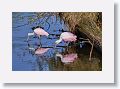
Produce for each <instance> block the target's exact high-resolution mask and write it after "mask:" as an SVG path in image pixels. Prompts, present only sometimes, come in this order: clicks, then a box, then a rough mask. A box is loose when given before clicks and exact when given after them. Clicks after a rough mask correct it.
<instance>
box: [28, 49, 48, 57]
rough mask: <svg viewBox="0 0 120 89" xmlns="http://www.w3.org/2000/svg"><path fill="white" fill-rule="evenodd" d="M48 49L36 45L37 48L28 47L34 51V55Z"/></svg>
mask: <svg viewBox="0 0 120 89" xmlns="http://www.w3.org/2000/svg"><path fill="white" fill-rule="evenodd" d="M49 49H50V48H40V47H38V48H37V49H35V48H31V47H29V50H32V51H34V53H35V54H36V55H42V54H44V53H45V52H47V51H48V50H49Z"/></svg>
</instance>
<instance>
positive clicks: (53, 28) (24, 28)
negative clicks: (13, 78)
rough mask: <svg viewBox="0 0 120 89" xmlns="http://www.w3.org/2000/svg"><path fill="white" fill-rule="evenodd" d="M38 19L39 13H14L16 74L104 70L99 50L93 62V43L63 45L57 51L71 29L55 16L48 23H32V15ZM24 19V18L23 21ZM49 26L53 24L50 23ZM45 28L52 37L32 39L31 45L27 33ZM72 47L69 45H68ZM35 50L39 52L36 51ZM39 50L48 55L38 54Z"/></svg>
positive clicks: (14, 65)
mask: <svg viewBox="0 0 120 89" xmlns="http://www.w3.org/2000/svg"><path fill="white" fill-rule="evenodd" d="M31 15H32V16H33V18H35V15H36V14H35V13H13V24H12V70H13V71H101V70H102V57H101V54H100V53H99V52H97V50H96V49H94V50H93V53H92V60H91V61H89V53H90V49H91V45H90V44H79V43H69V44H66V43H64V42H61V43H60V44H59V45H57V47H56V48H54V43H55V41H56V40H57V39H59V35H60V34H61V33H62V29H64V30H65V31H68V27H67V26H66V25H65V24H64V22H63V21H62V20H60V18H57V19H56V16H55V15H54V16H51V17H50V18H49V19H48V21H47V22H46V21H45V19H46V18H44V20H43V18H41V19H39V20H37V21H35V22H32V23H29V22H28V21H29V18H28V16H31ZM23 17H24V18H23ZM48 23H49V24H48ZM38 25H41V26H42V27H44V30H45V31H47V32H48V33H49V34H50V36H49V37H48V38H47V37H46V36H42V37H41V39H38V37H37V36H31V37H30V39H29V41H28V42H27V41H26V40H27V34H28V33H30V32H32V29H31V28H32V27H34V26H38ZM40 44H41V45H42V47H39V46H40ZM67 45H68V46H67ZM34 49H35V50H34ZM37 50H39V51H42V52H43V50H44V53H41V54H35V53H37Z"/></svg>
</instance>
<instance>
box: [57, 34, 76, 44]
mask: <svg viewBox="0 0 120 89" xmlns="http://www.w3.org/2000/svg"><path fill="white" fill-rule="evenodd" d="M62 40H63V41H65V42H75V41H76V40H77V36H76V35H74V34H73V33H71V32H63V33H62V34H61V35H60V38H59V40H57V41H56V42H55V44H56V45H57V44H59V43H60V42H61V41H62Z"/></svg>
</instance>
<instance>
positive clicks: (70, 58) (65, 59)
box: [56, 53, 78, 64]
mask: <svg viewBox="0 0 120 89" xmlns="http://www.w3.org/2000/svg"><path fill="white" fill-rule="evenodd" d="M57 57H60V58H61V61H62V62H63V63H65V64H69V63H71V62H73V61H75V60H76V59H77V58H78V55H77V53H70V54H66V55H62V54H60V53H57V54H56V58H57Z"/></svg>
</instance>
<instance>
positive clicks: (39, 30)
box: [27, 26, 49, 41]
mask: <svg viewBox="0 0 120 89" xmlns="http://www.w3.org/2000/svg"><path fill="white" fill-rule="evenodd" d="M32 30H33V32H32V33H28V38H27V41H28V40H29V37H30V36H33V35H37V36H38V37H39V39H40V37H41V36H47V37H48V35H49V34H48V32H46V31H45V30H43V27H40V26H37V27H33V28H32Z"/></svg>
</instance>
